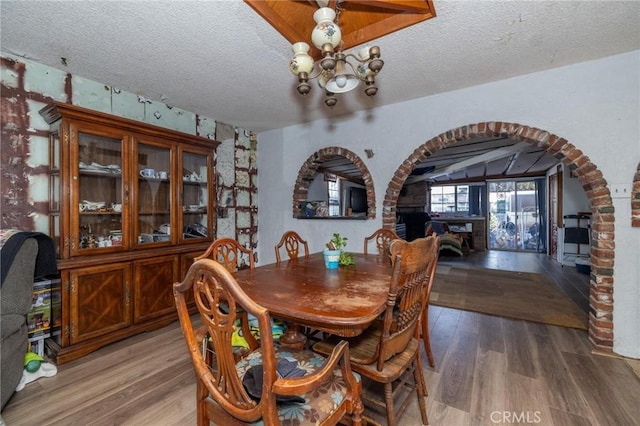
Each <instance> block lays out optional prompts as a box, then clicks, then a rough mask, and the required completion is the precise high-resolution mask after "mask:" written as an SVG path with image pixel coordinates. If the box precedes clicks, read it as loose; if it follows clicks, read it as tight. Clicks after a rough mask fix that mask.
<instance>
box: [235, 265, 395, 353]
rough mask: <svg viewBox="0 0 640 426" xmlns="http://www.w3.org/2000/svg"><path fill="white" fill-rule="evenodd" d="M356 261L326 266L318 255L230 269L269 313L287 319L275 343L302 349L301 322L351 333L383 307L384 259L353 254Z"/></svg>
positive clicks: (386, 288)
mask: <svg viewBox="0 0 640 426" xmlns="http://www.w3.org/2000/svg"><path fill="white" fill-rule="evenodd" d="M353 258H354V260H355V265H351V266H340V267H339V268H337V269H329V268H327V267H326V266H325V264H324V259H323V255H322V253H314V254H311V255H310V256H309V257H308V258H305V257H300V258H297V259H294V260H287V261H284V262H281V263H280V264H276V263H273V264H268V265H263V266H258V267H256V268H254V269H243V270H240V271H238V272H235V273H234V277H235V279H236V281H237V282H238V283H239V284H240V286H241V287H242V289H243V290H244V291H245V292H246V293H247V295H248V296H249V297H251V298H252V299H253V300H254V301H255V302H256V303H258V304H260V305H262V306H264V307H265V308H267V309H268V310H269V312H270V314H271V316H272V317H274V318H278V319H281V320H283V321H285V322H286V323H287V328H286V331H285V334H284V335H283V336H282V337H281V338H280V343H281V344H283V345H286V346H288V347H292V348H301V347H303V346H304V344H305V342H306V336H305V335H304V334H303V333H302V332H301V330H300V325H305V326H309V327H312V328H314V329H317V330H322V331H325V332H328V333H331V334H335V335H339V336H344V337H351V336H357V335H358V334H360V333H362V332H363V331H364V330H365V329H366V328H367V326H368V325H369V324H371V323H372V322H373V321H374V320H375V319H376V318H377V317H378V316H379V315H380V314H381V313H382V312H383V311H384V309H385V304H386V301H387V296H388V292H389V283H390V279H391V263H390V261H389V259H388V258H385V257H383V256H379V255H373V254H368V255H365V254H359V253H354V254H353Z"/></svg>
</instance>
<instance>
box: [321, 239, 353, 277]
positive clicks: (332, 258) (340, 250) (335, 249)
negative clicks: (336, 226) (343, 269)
mask: <svg viewBox="0 0 640 426" xmlns="http://www.w3.org/2000/svg"><path fill="white" fill-rule="evenodd" d="M347 240H348V238H347V237H342V236H340V234H338V233H334V234H333V238H331V240H330V241H329V242H328V243H327V244H326V247H327V248H326V249H324V251H323V252H322V253H323V254H324V264H325V266H326V267H327V268H329V269H335V268H337V267H338V266H339V265H344V266H346V265H355V261H354V260H353V254H351V253H345V252H344V248H345V247H346V246H347Z"/></svg>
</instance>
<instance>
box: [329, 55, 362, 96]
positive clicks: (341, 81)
mask: <svg viewBox="0 0 640 426" xmlns="http://www.w3.org/2000/svg"><path fill="white" fill-rule="evenodd" d="M359 83H360V80H358V77H356V76H355V75H353V74H350V73H348V72H347V70H346V69H345V67H344V62H342V61H338V64H337V65H336V73H335V74H334V75H333V77H332V78H331V80H329V81H327V83H326V85H325V88H326V89H327V90H328V91H329V92H332V93H345V92H348V91H350V90H353V89H355V88H356V87H358V84H359Z"/></svg>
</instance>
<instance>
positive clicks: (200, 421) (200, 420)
mask: <svg viewBox="0 0 640 426" xmlns="http://www.w3.org/2000/svg"><path fill="white" fill-rule="evenodd" d="M196 394H197V395H196V424H197V425H198V426H209V425H210V423H211V422H209V418H208V417H207V405H206V402H205V400H206V399H207V388H206V387H205V386H203V385H202V382H200V380H198V384H197V388H196Z"/></svg>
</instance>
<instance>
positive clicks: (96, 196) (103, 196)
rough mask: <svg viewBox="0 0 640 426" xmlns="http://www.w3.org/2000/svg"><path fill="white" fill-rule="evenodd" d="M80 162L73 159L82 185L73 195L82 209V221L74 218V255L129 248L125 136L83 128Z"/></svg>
mask: <svg viewBox="0 0 640 426" xmlns="http://www.w3.org/2000/svg"><path fill="white" fill-rule="evenodd" d="M77 135H78V151H77V159H76V161H72V167H73V165H75V166H76V167H77V169H75V167H74V170H77V172H75V171H74V173H75V176H74V180H75V181H76V183H77V185H78V190H77V191H72V193H73V194H77V197H72V200H71V202H72V211H73V210H74V206H75V209H76V211H78V218H79V219H78V221H77V222H75V220H74V219H73V218H72V224H71V226H72V233H73V232H74V229H77V232H79V234H78V237H77V238H74V239H75V240H76V241H77V242H78V243H77V244H75V242H74V241H73V240H72V244H71V251H72V253H74V254H80V253H82V254H88V253H90V252H93V251H96V250H99V251H117V250H122V249H123V248H126V247H125V246H124V244H125V242H124V240H123V229H122V224H123V215H124V208H123V206H124V204H123V194H124V191H123V181H124V180H123V173H122V171H123V168H122V158H123V147H124V136H121V137H120V136H118V137H115V136H111V135H109V134H108V132H105V133H104V134H102V135H98V134H97V133H96V134H90V133H88V132H84V131H82V129H79V130H78V131H77Z"/></svg>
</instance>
